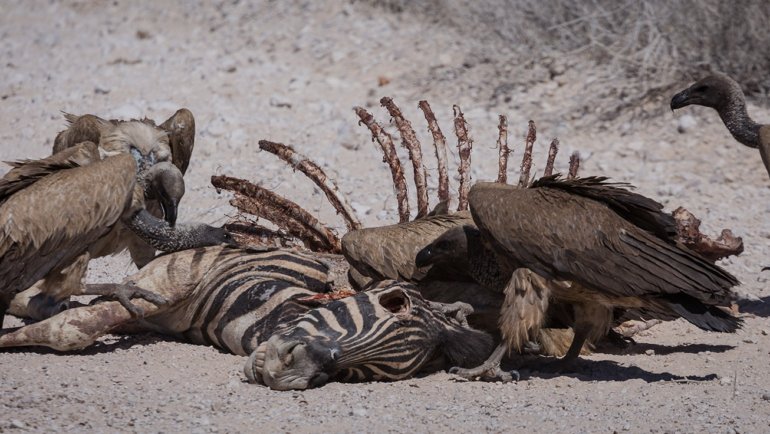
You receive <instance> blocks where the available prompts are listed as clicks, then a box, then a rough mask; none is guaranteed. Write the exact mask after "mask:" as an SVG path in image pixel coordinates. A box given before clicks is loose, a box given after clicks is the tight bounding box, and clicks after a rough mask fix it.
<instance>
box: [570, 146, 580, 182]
mask: <svg viewBox="0 0 770 434" xmlns="http://www.w3.org/2000/svg"><path fill="white" fill-rule="evenodd" d="M578 169H580V153H578V152H577V151H575V152H573V153H572V155H570V157H569V172H568V174H567V179H575V178H577V174H578Z"/></svg>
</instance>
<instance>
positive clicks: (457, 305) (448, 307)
mask: <svg viewBox="0 0 770 434" xmlns="http://www.w3.org/2000/svg"><path fill="white" fill-rule="evenodd" d="M428 305H429V306H430V308H431V309H435V310H438V311H439V312H441V313H443V314H444V315H446V316H447V317H452V318H453V319H454V320H455V321H457V322H458V323H460V325H462V326H463V327H468V315H472V314H473V306H471V305H470V304H468V303H463V302H461V301H456V302H454V303H439V302H437V301H429V302H428Z"/></svg>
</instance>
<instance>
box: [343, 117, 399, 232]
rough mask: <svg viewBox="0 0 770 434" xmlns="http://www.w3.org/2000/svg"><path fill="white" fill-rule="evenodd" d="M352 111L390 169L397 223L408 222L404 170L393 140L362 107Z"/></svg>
mask: <svg viewBox="0 0 770 434" xmlns="http://www.w3.org/2000/svg"><path fill="white" fill-rule="evenodd" d="M353 110H355V112H356V115H358V118H359V119H361V122H363V123H364V125H366V127H367V128H369V131H371V132H372V140H377V143H379V145H380V148H381V149H382V152H383V154H384V157H383V160H382V161H383V162H384V163H388V167H390V174H391V175H392V177H393V185H394V187H395V189H396V200H397V201H398V216H399V221H400V222H406V221H409V197H408V196H407V190H406V180H405V179H404V170H403V169H402V168H401V161H399V159H398V155H397V154H396V147H395V146H394V145H393V139H392V138H391V137H390V134H388V133H387V132H385V130H383V129H382V126H381V125H380V124H378V123H377V121H375V120H374V116H372V115H371V114H370V113H369V112H367V111H366V110H365V109H364V108H363V107H355V108H354V109H353Z"/></svg>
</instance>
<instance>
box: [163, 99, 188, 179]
mask: <svg viewBox="0 0 770 434" xmlns="http://www.w3.org/2000/svg"><path fill="white" fill-rule="evenodd" d="M160 128H161V129H163V130H165V131H166V132H167V133H168V142H169V145H170V147H171V156H172V157H171V158H172V162H173V163H174V165H175V166H176V167H178V168H179V170H181V171H182V174H183V175H184V173H185V172H187V167H188V166H189V165H190V157H191V156H192V152H193V147H194V146H195V118H194V117H193V114H192V112H190V110H187V109H185V108H183V109H179V110H177V112H176V113H174V115H173V116H171V117H170V118H168V119H167V120H166V122H163V123H162V124H161V125H160Z"/></svg>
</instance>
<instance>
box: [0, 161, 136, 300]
mask: <svg viewBox="0 0 770 434" xmlns="http://www.w3.org/2000/svg"><path fill="white" fill-rule="evenodd" d="M135 182H136V163H135V162H134V159H133V158H132V157H131V156H130V155H120V156H116V157H112V158H108V159H106V160H102V161H99V162H96V163H93V164H91V165H88V166H84V167H76V168H72V169H67V170H61V171H58V172H56V173H53V174H51V175H50V176H46V177H45V178H43V179H41V180H39V181H38V182H36V183H34V184H32V185H30V186H29V187H27V188H25V189H23V190H20V191H18V192H16V193H15V194H13V195H12V196H10V197H9V198H8V200H6V201H5V203H3V204H2V205H0V282H4V283H5V285H4V287H3V289H2V291H3V295H5V296H7V295H8V294H9V293H10V294H11V296H12V295H13V294H15V293H16V292H18V291H21V290H24V289H26V288H27V287H29V286H30V285H32V284H33V283H34V282H35V281H37V280H39V279H41V278H42V277H44V276H45V275H46V274H48V273H49V272H50V271H51V270H53V269H56V268H61V267H64V266H66V265H68V263H69V262H71V261H72V260H74V259H75V258H76V257H77V256H79V255H80V254H82V253H83V252H85V251H86V250H87V249H88V248H89V246H90V245H91V244H92V243H93V242H95V241H96V240H98V239H99V238H100V237H102V236H103V235H105V234H106V233H107V232H108V231H109V230H110V228H111V227H112V226H113V225H114V224H115V223H116V222H117V221H118V219H119V218H120V217H121V215H122V214H123V212H124V210H125V209H126V208H127V205H128V203H129V201H130V200H131V197H132V193H133V190H134V185H135Z"/></svg>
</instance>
